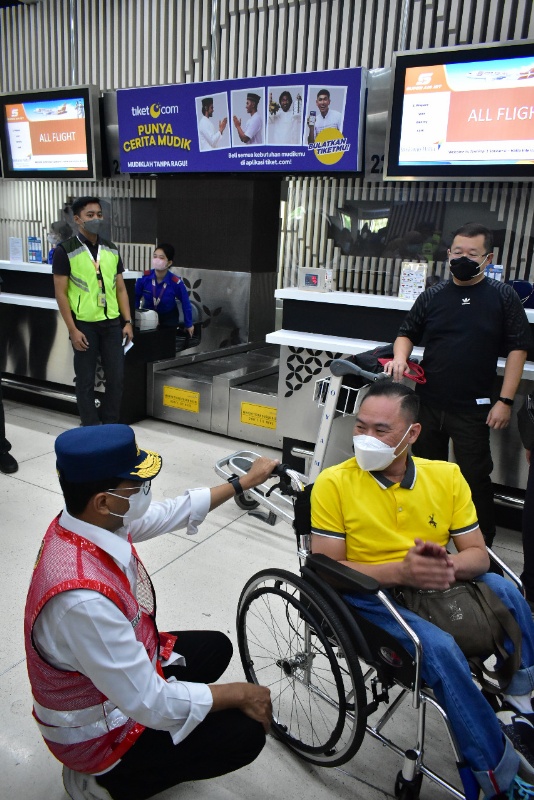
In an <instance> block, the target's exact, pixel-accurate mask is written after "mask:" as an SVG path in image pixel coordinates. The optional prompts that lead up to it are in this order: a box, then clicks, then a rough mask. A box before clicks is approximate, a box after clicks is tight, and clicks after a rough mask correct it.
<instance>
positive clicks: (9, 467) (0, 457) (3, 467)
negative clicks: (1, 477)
mask: <svg viewBox="0 0 534 800" xmlns="http://www.w3.org/2000/svg"><path fill="white" fill-rule="evenodd" d="M18 468H19V465H18V464H17V462H16V461H15V459H14V458H13V456H12V455H11V453H0V472H5V474H6V475H10V474H11V473H12V472H16V471H17V470H18Z"/></svg>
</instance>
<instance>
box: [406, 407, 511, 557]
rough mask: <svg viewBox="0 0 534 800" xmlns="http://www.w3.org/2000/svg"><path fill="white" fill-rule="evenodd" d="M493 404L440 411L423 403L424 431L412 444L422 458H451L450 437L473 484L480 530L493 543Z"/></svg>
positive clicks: (421, 413)
mask: <svg viewBox="0 0 534 800" xmlns="http://www.w3.org/2000/svg"><path fill="white" fill-rule="evenodd" d="M489 409H490V406H489V405H485V406H481V408H480V410H478V409H477V410H475V411H473V412H470V413H469V414H459V413H457V412H449V411H440V410H439V409H434V408H431V407H430V406H427V405H425V404H424V403H421V408H420V411H419V422H420V423H421V434H420V435H419V438H418V439H417V441H416V442H415V444H414V445H413V447H412V450H413V453H414V455H416V456H419V457H420V458H431V459H435V460H440V461H448V458H449V439H452V443H453V446H454V457H455V459H456V462H457V464H458V466H459V467H460V469H461V471H462V475H463V476H464V478H465V479H466V481H467V483H468V484H469V488H470V489H471V494H472V495H473V503H474V504H475V508H476V511H477V516H478V523H479V525H480V530H481V531H482V533H483V535H484V539H485V541H486V544H487V545H488V546H489V547H491V545H492V543H493V539H494V538H495V509H494V506H493V487H492V485H491V478H490V475H491V472H492V470H493V461H492V460H491V451H490V429H489V426H488V425H487V424H486V419H487V416H488V412H489Z"/></svg>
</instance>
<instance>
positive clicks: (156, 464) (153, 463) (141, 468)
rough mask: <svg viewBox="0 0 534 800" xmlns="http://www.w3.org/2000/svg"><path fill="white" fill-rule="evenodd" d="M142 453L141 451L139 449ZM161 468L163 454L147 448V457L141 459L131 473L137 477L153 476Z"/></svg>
mask: <svg viewBox="0 0 534 800" xmlns="http://www.w3.org/2000/svg"><path fill="white" fill-rule="evenodd" d="M139 454H140V451H139ZM160 469H161V456H160V455H159V454H158V453H154V452H152V450H146V458H145V459H143V461H141V463H140V464H138V465H137V467H135V468H134V469H133V470H132V471H131V475H135V477H137V478H143V479H145V480H146V479H147V478H153V477H154V475H157V473H158V472H159V470H160Z"/></svg>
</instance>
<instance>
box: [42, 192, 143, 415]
mask: <svg viewBox="0 0 534 800" xmlns="http://www.w3.org/2000/svg"><path fill="white" fill-rule="evenodd" d="M72 213H73V215H74V222H75V223H76V225H77V226H78V234H77V235H76V236H72V237H71V238H70V239H67V240H66V241H64V242H62V243H61V244H59V245H58V246H57V247H56V249H55V252H54V257H53V261H52V273H53V275H54V289H55V294H56V300H57V304H58V307H59V311H60V313H61V316H62V317H63V321H64V322H65V325H66V326H67V329H68V332H69V337H70V341H71V344H72V347H73V350H74V372H75V375H76V400H77V403H78V411H79V413H80V418H81V421H82V425H99V424H100V423H103V424H106V423H111V422H118V421H119V413H120V405H121V399H122V384H123V375H124V350H123V344H126V343H127V342H130V341H131V340H132V339H133V327H132V320H131V312H130V302H129V299H128V294H127V292H126V286H125V284H124V278H123V277H122V273H123V272H124V267H123V264H122V260H121V257H120V255H119V252H118V250H117V247H116V245H114V244H113V242H108V241H106V240H105V239H102V238H101V236H100V235H99V231H100V230H101V229H102V223H103V216H102V206H101V204H100V200H99V198H98V197H80V198H78V199H77V200H75V201H74V203H73V204H72ZM121 317H122V322H121ZM99 356H100V359H101V361H102V366H103V369H104V373H105V379H106V391H105V394H104V396H103V400H102V406H101V409H100V414H99V412H98V409H97V407H96V405H95V397H94V384H95V372H96V367H97V362H98V357H99Z"/></svg>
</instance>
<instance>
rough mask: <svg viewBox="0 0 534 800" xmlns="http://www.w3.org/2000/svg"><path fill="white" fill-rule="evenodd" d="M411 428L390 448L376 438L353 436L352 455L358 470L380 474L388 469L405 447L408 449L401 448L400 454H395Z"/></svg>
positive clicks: (361, 435)
mask: <svg viewBox="0 0 534 800" xmlns="http://www.w3.org/2000/svg"><path fill="white" fill-rule="evenodd" d="M411 428H412V426H411V425H410V426H409V428H408V430H407V431H406V433H405V434H404V436H403V437H402V439H401V440H400V442H399V443H398V444H397V445H396V446H395V447H390V445H388V444H386V443H385V442H382V441H381V440H380V439H377V438H376V436H367V435H366V434H358V435H357V436H353V437H352V442H353V445H354V455H355V457H356V462H357V464H358V466H359V467H360V469H363V470H365V471H366V472H380V470H382V469H386V467H389V465H390V464H391V463H392V462H393V461H395V459H396V458H397V456H400V454H401V453H403V452H404V451H405V450H406V447H408V445H406V447H403V449H402V450H401V452H400V453H396V452H395V451H396V449H397V447H399V445H400V444H402V442H403V441H404V439H405V438H406V436H407V435H408V433H409V431H410V430H411Z"/></svg>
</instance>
